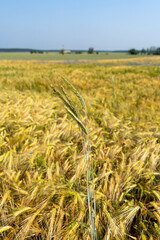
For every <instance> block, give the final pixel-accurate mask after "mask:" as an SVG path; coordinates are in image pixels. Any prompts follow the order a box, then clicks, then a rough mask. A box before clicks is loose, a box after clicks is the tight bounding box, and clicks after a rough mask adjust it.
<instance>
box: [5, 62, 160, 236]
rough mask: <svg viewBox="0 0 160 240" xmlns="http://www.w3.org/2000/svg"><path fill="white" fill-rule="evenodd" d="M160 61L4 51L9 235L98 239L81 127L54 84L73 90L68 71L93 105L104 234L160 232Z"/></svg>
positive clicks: (90, 107) (98, 215)
mask: <svg viewBox="0 0 160 240" xmlns="http://www.w3.org/2000/svg"><path fill="white" fill-rule="evenodd" d="M159 64H160V58H159V57H147V58H137V59H136V62H135V60H134V59H130V60H125V59H124V60H123V59H120V60H104V61H102V60H101V61H98V62H96V63H92V62H88V63H87V62H83V63H81V64H60V63H59V64H55V63H54V62H47V63H42V62H38V61H26V62H25V61H0V89H1V91H0V109H1V111H0V119H1V121H0V239H5V240H15V239H18V240H24V239H29V240H31V239H34V240H36V239H37V240H42V239H43V240H53V239H54V240H68V239H69V240H81V239H82V240H87V239H88V240H90V239H91V237H90V228H89V216H88V205H87V190H86V189H87V188H86V173H85V163H84V158H83V149H82V143H81V136H80V133H79V128H78V125H76V123H75V121H74V120H73V119H72V118H71V117H70V116H69V115H68V114H67V113H66V110H65V108H64V104H63V103H62V101H61V100H60V99H59V98H58V97H57V96H56V95H55V94H54V93H53V90H52V88H51V87H50V85H51V84H52V85H53V86H55V87H56V88H57V89H59V91H61V85H63V86H64V87H65V88H66V90H67V86H66V85H65V83H64V82H63V80H62V77H61V76H63V77H65V78H67V79H68V80H69V81H70V82H71V83H72V84H73V85H74V86H75V88H76V89H77V90H78V91H79V92H80V94H81V95H82V96H83V98H84V100H85V103H86V106H87V109H88V121H89V135H90V142H91V151H92V157H93V161H94V183H95V193H96V209H97V212H96V225H97V239H98V240H103V239H105V240H106V239H109V240H118V239H121V240H125V239H130V240H132V239H134V240H136V239H137V240H139V239H142V240H158V239H159V238H160V183H159V182H160V67H159ZM67 91H68V93H69V95H70V96H71V97H72V99H74V101H75V105H76V108H78V109H80V106H79V104H78V101H77V100H76V97H75V96H74V95H73V94H72V92H71V91H70V90H69V89H68V90H67ZM80 112H81V114H82V119H83V111H81V110H80Z"/></svg>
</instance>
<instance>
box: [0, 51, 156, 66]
mask: <svg viewBox="0 0 160 240" xmlns="http://www.w3.org/2000/svg"><path fill="white" fill-rule="evenodd" d="M142 56H144V57H145V58H150V56H149V55H141V54H138V55H131V54H128V53H127V52H98V54H97V53H96V51H95V52H94V53H93V54H88V53H87V52H82V53H81V54H76V53H74V52H72V53H71V54H64V55H62V54H60V53H59V52H47V53H46V52H44V53H43V54H38V53H33V54H31V53H30V52H0V60H40V61H61V62H62V61H65V62H67V61H71V62H73V63H74V62H77V61H81V60H92V61H93V60H94V61H96V60H102V59H104V60H107V59H126V58H127V59H130V58H134V59H136V58H141V57H142ZM154 58H155V57H154Z"/></svg>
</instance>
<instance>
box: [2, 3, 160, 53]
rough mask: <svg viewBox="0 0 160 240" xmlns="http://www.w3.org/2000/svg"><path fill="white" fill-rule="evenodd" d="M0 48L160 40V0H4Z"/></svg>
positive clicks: (115, 45) (105, 46) (120, 45)
mask: <svg viewBox="0 0 160 240" xmlns="http://www.w3.org/2000/svg"><path fill="white" fill-rule="evenodd" d="M0 10H1V13H0V48H36V49H61V48H62V47H64V48H65V49H88V48H89V47H94V48H95V49H99V50H123V49H129V48H132V47H135V48H137V49H141V48H143V47H144V48H147V47H150V46H156V47H159V46H160V0H130V1H129V0H0Z"/></svg>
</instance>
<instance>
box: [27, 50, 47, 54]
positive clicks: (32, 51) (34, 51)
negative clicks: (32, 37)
mask: <svg viewBox="0 0 160 240" xmlns="http://www.w3.org/2000/svg"><path fill="white" fill-rule="evenodd" d="M30 53H31V54H33V53H40V54H43V53H44V51H41V50H31V51H30Z"/></svg>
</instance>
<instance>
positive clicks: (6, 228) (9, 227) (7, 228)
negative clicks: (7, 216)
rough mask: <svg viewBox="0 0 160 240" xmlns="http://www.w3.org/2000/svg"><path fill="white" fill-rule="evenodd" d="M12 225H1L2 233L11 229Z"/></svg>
mask: <svg viewBox="0 0 160 240" xmlns="http://www.w3.org/2000/svg"><path fill="white" fill-rule="evenodd" d="M11 228H12V227H11V226H4V227H0V233H3V232H5V231H7V230H9V229H11Z"/></svg>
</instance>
